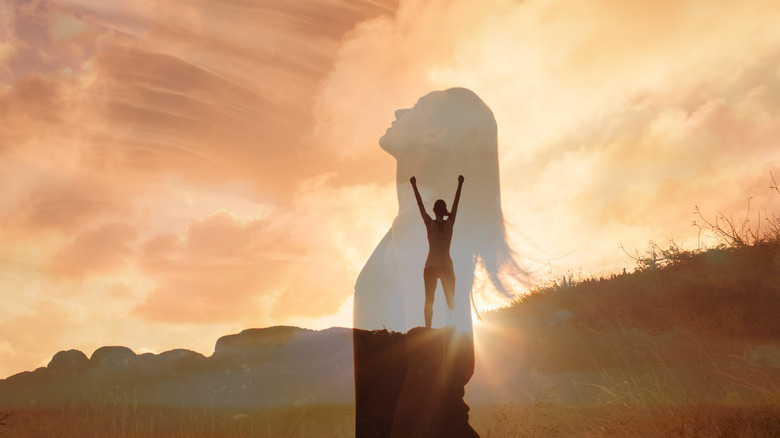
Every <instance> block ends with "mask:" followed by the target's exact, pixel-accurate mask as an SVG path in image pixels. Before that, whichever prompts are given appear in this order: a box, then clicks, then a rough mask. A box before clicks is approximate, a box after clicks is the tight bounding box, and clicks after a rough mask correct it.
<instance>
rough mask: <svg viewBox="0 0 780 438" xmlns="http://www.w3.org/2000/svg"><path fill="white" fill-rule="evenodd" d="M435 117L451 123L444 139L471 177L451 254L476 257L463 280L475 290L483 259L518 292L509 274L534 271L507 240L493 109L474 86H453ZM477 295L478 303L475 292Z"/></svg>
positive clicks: (492, 276) (499, 283)
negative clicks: (522, 260) (479, 267)
mask: <svg viewBox="0 0 780 438" xmlns="http://www.w3.org/2000/svg"><path fill="white" fill-rule="evenodd" d="M431 123H432V124H435V125H438V126H442V127H444V128H446V129H447V135H446V137H445V139H444V141H443V144H442V145H441V147H443V148H446V154H447V155H448V156H449V157H450V158H449V160H447V161H448V164H447V165H448V166H450V167H452V168H453V169H457V171H458V172H459V173H462V174H463V175H464V176H465V177H466V183H465V184H464V187H463V194H462V200H461V204H460V208H459V211H458V215H457V216H458V217H457V225H456V228H457V231H455V235H454V237H453V248H452V250H451V254H452V256H453V258H454V259H461V260H463V261H464V262H466V261H468V262H470V265H471V267H470V270H471V275H470V276H467V278H459V279H458V280H459V281H465V282H466V284H465V286H467V287H468V288H469V290H471V288H472V287H473V282H474V272H475V270H476V269H477V267H478V266H479V265H481V266H482V267H484V270H485V272H486V273H487V275H488V278H489V280H490V282H491V283H492V284H493V286H494V287H495V289H496V290H497V291H498V292H499V293H501V294H502V295H504V296H512V292H511V291H510V288H509V285H508V284H507V282H506V280H505V277H504V275H509V276H514V277H515V278H516V279H518V280H519V281H520V282H521V283H525V282H526V279H527V278H528V273H527V271H526V270H525V269H524V268H521V266H520V264H519V263H518V261H517V258H516V256H515V254H514V252H513V251H512V250H511V248H510V246H509V244H508V242H507V235H506V227H505V223H504V214H503V211H502V208H501V187H500V180H499V164H498V128H497V125H496V119H495V117H494V116H493V112H492V111H491V110H490V108H489V107H488V106H487V105H486V104H485V102H483V101H482V99H480V98H479V96H477V95H476V94H475V93H474V92H473V91H471V90H469V89H466V88H450V89H447V90H444V91H443V94H442V98H441V99H439V100H437V108H436V110H435V111H434V112H433V114H432V116H431ZM502 274H504V275H502ZM471 301H472V305H473V304H474V295H473V294H471Z"/></svg>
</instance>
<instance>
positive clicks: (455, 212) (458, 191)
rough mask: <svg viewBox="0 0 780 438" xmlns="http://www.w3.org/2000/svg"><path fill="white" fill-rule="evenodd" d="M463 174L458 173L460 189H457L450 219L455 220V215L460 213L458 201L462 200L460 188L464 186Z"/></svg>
mask: <svg viewBox="0 0 780 438" xmlns="http://www.w3.org/2000/svg"><path fill="white" fill-rule="evenodd" d="M463 180H464V178H463V175H458V190H456V191H455V199H454V200H453V201H452V211H450V217H449V218H450V219H452V220H453V221H454V220H455V215H456V214H458V202H460V189H461V187H463Z"/></svg>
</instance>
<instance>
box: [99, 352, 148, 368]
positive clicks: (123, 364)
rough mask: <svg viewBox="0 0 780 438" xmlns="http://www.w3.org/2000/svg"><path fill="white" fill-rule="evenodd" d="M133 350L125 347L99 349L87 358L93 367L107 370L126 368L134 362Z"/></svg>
mask: <svg viewBox="0 0 780 438" xmlns="http://www.w3.org/2000/svg"><path fill="white" fill-rule="evenodd" d="M135 358H136V355H135V353H134V352H133V350H131V349H129V348H127V347H100V348H98V349H97V350H95V352H94V353H92V357H90V358H89V362H90V364H92V365H93V366H99V367H107V368H127V367H128V366H130V363H131V362H132V361H133V360H135Z"/></svg>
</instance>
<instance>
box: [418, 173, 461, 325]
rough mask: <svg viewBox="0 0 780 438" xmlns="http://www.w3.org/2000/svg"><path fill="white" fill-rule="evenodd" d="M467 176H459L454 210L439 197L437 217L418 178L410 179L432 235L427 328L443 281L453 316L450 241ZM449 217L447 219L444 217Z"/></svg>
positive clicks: (426, 275)
mask: <svg viewBox="0 0 780 438" xmlns="http://www.w3.org/2000/svg"><path fill="white" fill-rule="evenodd" d="M463 180H464V178H463V175H458V189H457V190H456V191H455V200H453V201H452V211H450V212H448V211H447V203H446V202H444V200H443V199H437V200H436V202H435V203H434V204H433V213H434V215H435V216H436V219H431V217H430V216H429V215H428V213H427V212H426V211H425V204H423V200H422V197H421V196H420V191H419V190H417V178H415V177H411V178H410V179H409V181H410V182H411V183H412V188H413V189H414V197H415V199H416V200H417V206H418V207H420V215H421V216H422V218H423V222H424V223H425V231H426V233H427V234H428V258H427V259H425V269H424V270H423V281H424V284H425V310H424V314H425V327H426V328H431V320H432V319H433V301H434V298H435V295H436V284H437V282H438V281H439V280H441V287H442V289H444V299H445V300H447V307H448V308H449V310H450V313H448V315H449V316H450V318H451V317H452V311H453V310H454V308H455V270H454V268H453V266H452V258H450V244H451V243H452V229H453V227H454V226H455V217H456V216H457V214H458V203H459V202H460V190H461V188H463ZM445 216H446V217H447V219H444V217H445Z"/></svg>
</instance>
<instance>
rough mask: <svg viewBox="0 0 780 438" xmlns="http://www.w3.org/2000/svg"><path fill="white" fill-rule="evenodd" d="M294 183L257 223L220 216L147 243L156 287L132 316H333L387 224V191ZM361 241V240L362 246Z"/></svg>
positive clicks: (148, 268)
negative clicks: (291, 192)
mask: <svg viewBox="0 0 780 438" xmlns="http://www.w3.org/2000/svg"><path fill="white" fill-rule="evenodd" d="M327 181H328V178H327V177H325V178H317V179H314V180H309V181H305V182H303V183H301V185H300V187H299V189H298V191H297V195H296V196H295V197H294V199H293V201H292V202H291V203H290V204H288V205H284V206H277V207H276V208H275V209H274V210H273V212H272V213H270V214H268V215H267V216H265V217H263V218H255V217H252V216H250V217H241V216H238V215H235V214H232V213H230V212H227V211H219V212H216V213H214V214H212V215H210V216H208V217H206V218H204V219H199V220H191V221H190V222H189V224H188V225H187V227H186V231H185V232H184V233H183V234H181V235H179V234H163V235H158V236H155V237H153V238H151V239H149V240H147V241H146V242H145V243H144V244H143V245H142V249H141V254H142V257H141V259H140V262H139V263H140V265H141V267H142V269H143V272H144V273H145V274H146V275H148V276H150V277H151V278H154V279H156V281H157V283H158V286H157V287H156V288H154V290H152V291H151V293H150V294H149V295H148V297H147V298H146V299H145V301H144V302H143V303H141V304H139V305H138V306H137V307H136V309H135V313H136V314H137V315H139V316H140V317H142V318H144V319H148V320H152V321H170V322H194V321H200V322H210V323H219V322H226V321H230V320H234V321H235V320H245V321H252V320H255V321H257V320H263V321H266V324H270V323H293V322H294V321H295V320H296V318H318V317H321V316H324V315H329V314H331V313H334V312H336V311H337V310H338V308H339V307H340V306H341V305H342V304H343V303H344V301H345V300H346V299H347V298H348V297H349V296H350V295H351V294H352V286H353V282H354V278H355V276H356V275H357V271H358V270H359V269H360V267H361V266H362V261H363V258H364V257H367V254H368V253H370V251H371V249H372V247H371V245H373V244H375V243H376V242H378V241H379V239H380V238H381V233H383V232H384V226H385V225H384V224H385V223H387V222H389V220H390V219H391V217H392V216H391V214H392V213H391V211H389V208H388V207H387V205H388V204H389V205H392V203H387V202H386V201H387V199H386V198H387V195H388V194H390V193H391V191H390V189H389V187H388V188H387V189H384V190H382V189H380V188H379V187H378V186H376V185H370V186H352V187H334V186H332V185H331V184H329V183H328V182H327ZM366 236H369V237H370V238H369V239H366Z"/></svg>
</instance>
